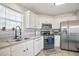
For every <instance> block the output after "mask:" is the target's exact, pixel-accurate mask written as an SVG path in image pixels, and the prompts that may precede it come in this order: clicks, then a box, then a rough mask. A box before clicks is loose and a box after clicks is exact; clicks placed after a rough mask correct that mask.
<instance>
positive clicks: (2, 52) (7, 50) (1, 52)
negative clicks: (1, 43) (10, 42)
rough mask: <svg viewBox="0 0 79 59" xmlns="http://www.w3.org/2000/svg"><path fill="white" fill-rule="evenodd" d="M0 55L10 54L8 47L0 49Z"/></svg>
mask: <svg viewBox="0 0 79 59" xmlns="http://www.w3.org/2000/svg"><path fill="white" fill-rule="evenodd" d="M0 56H10V47H7V48H3V49H0Z"/></svg>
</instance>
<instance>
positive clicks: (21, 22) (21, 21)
mask: <svg viewBox="0 0 79 59" xmlns="http://www.w3.org/2000/svg"><path fill="white" fill-rule="evenodd" d="M0 5H1V6H2V7H4V8H5V17H0V19H4V20H5V23H4V24H5V27H6V29H7V22H6V21H7V20H8V21H11V22H15V23H17V24H19V23H20V25H21V26H20V27H21V28H22V25H23V14H22V13H21V12H19V11H17V10H14V9H12V8H10V7H7V6H4V5H2V4H0ZM7 9H9V10H11V11H13V12H14V13H15V14H13V15H14V16H15V17H16V14H19V15H20V16H19V17H21V18H19V19H21V20H20V21H17V20H15V19H16V18H15V19H9V18H7V17H6V14H7V12H6V10H7ZM16 26H17V25H16ZM0 27H1V26H0ZM1 29H2V28H0V30H1ZM11 29H12V28H9V29H7V30H11Z"/></svg>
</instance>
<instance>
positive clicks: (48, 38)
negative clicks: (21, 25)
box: [41, 24, 54, 49]
mask: <svg viewBox="0 0 79 59" xmlns="http://www.w3.org/2000/svg"><path fill="white" fill-rule="evenodd" d="M41 35H43V37H44V49H52V48H54V34H53V30H52V24H42V28H41Z"/></svg>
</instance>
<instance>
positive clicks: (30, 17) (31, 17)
mask: <svg viewBox="0 0 79 59" xmlns="http://www.w3.org/2000/svg"><path fill="white" fill-rule="evenodd" d="M36 17H37V16H36V14H35V13H33V12H31V11H27V12H25V17H24V26H25V27H24V28H35V27H36Z"/></svg>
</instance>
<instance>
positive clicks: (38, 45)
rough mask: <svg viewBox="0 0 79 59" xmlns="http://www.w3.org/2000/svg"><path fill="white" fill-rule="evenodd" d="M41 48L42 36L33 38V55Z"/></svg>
mask: <svg viewBox="0 0 79 59" xmlns="http://www.w3.org/2000/svg"><path fill="white" fill-rule="evenodd" d="M42 49H43V37H40V38H37V39H35V40H34V55H37V54H38V53H39V52H40V51H41V50H42Z"/></svg>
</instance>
